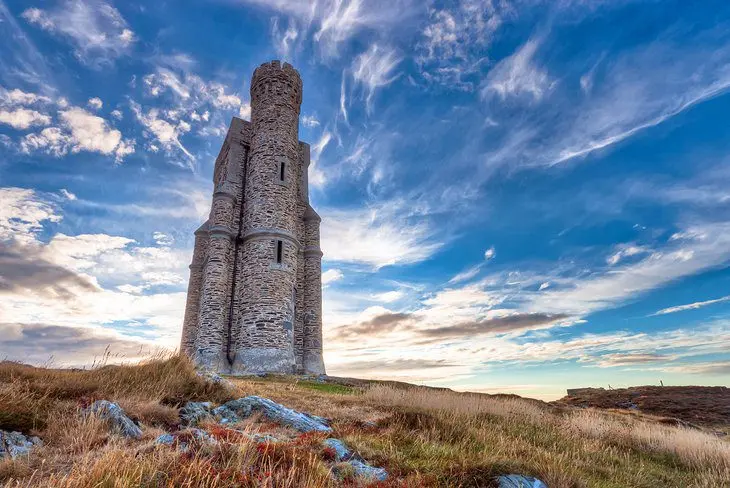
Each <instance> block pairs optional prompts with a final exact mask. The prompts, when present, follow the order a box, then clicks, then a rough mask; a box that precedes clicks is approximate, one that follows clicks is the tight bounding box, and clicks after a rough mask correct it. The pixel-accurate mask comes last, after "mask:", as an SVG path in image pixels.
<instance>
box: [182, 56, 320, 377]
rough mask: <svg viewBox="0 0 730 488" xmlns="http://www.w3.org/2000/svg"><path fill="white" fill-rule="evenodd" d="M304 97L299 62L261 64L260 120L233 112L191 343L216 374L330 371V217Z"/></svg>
mask: <svg viewBox="0 0 730 488" xmlns="http://www.w3.org/2000/svg"><path fill="white" fill-rule="evenodd" d="M301 102H302V80H301V78H300V76H299V73H298V72H297V71H296V70H295V69H294V68H292V67H291V66H290V65H289V64H287V63H284V64H283V65H281V63H279V62H278V61H272V62H271V63H265V64H263V65H261V66H260V67H259V68H257V69H256V71H255V72H254V75H253V78H252V80H251V122H247V121H244V120H241V119H238V118H235V117H234V118H233V120H232V122H231V126H230V128H229V130H228V134H227V135H226V139H225V141H224V143H223V147H222V148H221V151H220V153H219V155H218V158H217V159H216V163H215V170H214V176H213V183H214V193H213V203H212V206H211V211H210V215H209V218H208V221H207V222H206V223H205V224H203V226H201V228H200V229H198V230H197V231H196V238H195V250H194V253H193V260H192V264H191V266H190V282H189V287H188V299H187V304H186V308H185V318H184V323H183V334H182V340H181V350H182V351H183V352H185V353H186V354H188V355H189V356H190V357H191V358H193V359H194V361H195V362H196V363H197V364H198V365H199V366H200V367H202V368H204V369H206V370H208V371H216V372H225V373H230V374H253V373H260V372H276V373H295V372H308V373H314V374H322V373H324V372H325V368H324V362H323V360H322V282H321V276H322V266H321V260H322V252H321V250H320V247H319V227H320V220H321V219H320V218H319V216H318V215H317V213H316V212H315V211H314V209H313V208H312V207H311V206H310V205H309V195H308V193H309V189H308V178H307V171H308V166H309V161H310V155H309V145H308V144H305V143H303V142H300V141H299V140H298V137H299V113H300V105H301ZM279 246H280V249H281V252H280V253H279ZM279 254H280V256H279Z"/></svg>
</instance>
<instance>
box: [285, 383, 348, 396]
mask: <svg viewBox="0 0 730 488" xmlns="http://www.w3.org/2000/svg"><path fill="white" fill-rule="evenodd" d="M297 386H299V387H302V388H306V389H307V390H314V391H321V392H322V393H332V394H335V395H354V394H356V393H358V390H356V389H355V388H351V387H349V386H342V385H337V384H333V383H317V382H316V381H299V382H298V383H297Z"/></svg>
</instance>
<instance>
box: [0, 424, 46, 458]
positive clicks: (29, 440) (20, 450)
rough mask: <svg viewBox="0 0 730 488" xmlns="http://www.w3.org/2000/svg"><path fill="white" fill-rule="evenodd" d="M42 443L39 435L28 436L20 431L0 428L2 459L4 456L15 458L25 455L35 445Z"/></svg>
mask: <svg viewBox="0 0 730 488" xmlns="http://www.w3.org/2000/svg"><path fill="white" fill-rule="evenodd" d="M42 444H43V443H42V442H41V440H40V439H39V438H38V437H27V436H25V435H23V434H21V433H20V432H7V431H5V430H0V459H2V458H4V457H10V458H12V459H15V458H17V457H19V456H25V455H27V454H28V453H29V452H30V450H31V449H32V448H33V447H35V446H40V445H42Z"/></svg>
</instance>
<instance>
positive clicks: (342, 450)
mask: <svg viewBox="0 0 730 488" xmlns="http://www.w3.org/2000/svg"><path fill="white" fill-rule="evenodd" d="M323 444H324V445H325V446H326V447H329V448H331V449H332V450H333V451H334V452H335V461H338V462H339V461H347V460H348V459H350V458H352V455H353V454H352V451H351V450H350V449H348V447H347V446H346V445H345V443H344V442H342V441H341V440H339V439H333V438H329V439H326V440H325V441H324V442H323Z"/></svg>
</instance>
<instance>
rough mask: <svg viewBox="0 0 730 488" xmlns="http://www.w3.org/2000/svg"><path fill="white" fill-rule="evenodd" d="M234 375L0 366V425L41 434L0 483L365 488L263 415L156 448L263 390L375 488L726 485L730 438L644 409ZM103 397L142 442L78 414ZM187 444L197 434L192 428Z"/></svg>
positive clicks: (178, 366) (310, 437) (149, 367)
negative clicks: (339, 447)
mask: <svg viewBox="0 0 730 488" xmlns="http://www.w3.org/2000/svg"><path fill="white" fill-rule="evenodd" d="M231 380H232V381H233V383H234V384H235V386H234V387H232V388H228V387H223V386H220V385H219V386H215V385H212V384H210V383H208V382H205V381H204V380H203V379H202V378H200V377H199V376H198V375H196V373H195V370H194V368H193V367H192V365H191V364H190V363H189V361H187V360H185V359H182V358H178V357H172V358H167V359H165V358H158V359H155V360H151V361H149V362H147V363H145V364H142V365H139V366H121V367H120V366H114V367H112V366H106V367H102V368H98V369H94V370H91V371H63V370H48V369H41V368H31V367H28V366H23V365H17V364H13V363H2V364H0V412H1V413H0V428H3V429H8V428H10V429H14V430H21V431H23V432H25V433H31V434H37V435H39V436H41V438H42V439H43V440H44V442H45V445H44V446H43V447H40V448H36V449H34V450H33V451H32V454H31V455H30V456H28V457H26V458H22V459H18V460H15V461H7V460H6V461H2V462H0V486H3V487H5V488H11V487H28V488H31V487H58V488H72V487H73V488H76V487H84V488H85V487H88V488H91V487H94V488H97V487H99V488H101V487H104V488H106V487H113V488H117V487H119V488H122V487H125V488H126V487H150V488H152V487H155V488H158V487H165V488H167V487H170V488H172V487H190V488H193V487H206V488H229V487H238V486H245V487H254V486H256V487H258V486H264V487H277V488H278V487H329V486H343V485H345V486H357V485H358V483H359V484H363V483H362V480H359V481H358V480H355V479H353V478H352V477H351V475H352V473H350V472H349V471H351V470H349V471H348V467H347V466H346V465H337V464H334V465H333V464H332V462H331V453H330V452H328V451H327V450H326V449H323V447H322V444H321V441H322V440H323V439H324V438H325V437H326V436H325V435H324V434H304V435H302V434H299V433H297V432H295V431H293V430H291V429H287V428H284V427H281V426H277V425H273V424H271V423H269V422H267V421H266V419H264V418H261V417H259V416H256V415H254V416H252V417H250V418H248V419H246V420H244V421H243V422H241V423H239V424H237V425H235V426H234V427H235V429H236V430H232V429H231V428H230V427H227V426H221V425H218V424H216V423H214V422H204V423H203V424H202V425H201V427H202V428H203V429H204V430H206V431H207V432H209V433H210V434H211V435H212V436H213V437H214V438H215V439H217V441H218V443H217V444H215V445H210V444H206V443H198V442H192V443H191V448H190V450H189V451H187V452H180V451H179V450H176V449H174V448H171V447H168V446H156V445H155V444H154V439H155V438H156V436H158V435H159V434H161V433H163V432H165V431H168V432H169V431H175V430H177V429H178V428H179V425H178V412H177V408H178V406H179V405H181V404H183V403H184V402H186V401H188V400H210V401H213V402H216V403H221V402H224V401H226V400H228V399H231V398H234V397H236V398H237V397H240V396H243V395H248V394H257V395H261V396H264V397H268V398H271V399H272V400H274V401H277V402H280V403H283V404H284V405H287V406H289V407H291V408H295V409H298V410H301V411H305V412H309V413H312V414H315V415H320V416H324V417H327V418H330V419H331V425H332V427H333V429H334V433H333V436H335V437H338V438H341V439H343V440H344V441H345V442H346V443H347V444H348V445H349V446H351V447H353V448H354V449H355V450H356V451H357V452H358V453H359V454H360V455H361V456H363V457H364V458H365V459H367V460H368V461H370V462H371V463H372V464H373V465H376V466H383V467H386V468H387V470H388V471H389V473H391V477H390V479H389V480H388V481H387V482H384V483H378V484H376V485H375V486H379V487H392V486H401V487H411V486H413V487H421V486H463V487H470V486H473V487H489V486H493V478H494V476H495V475H499V474H506V473H520V474H526V475H533V476H537V477H539V478H541V479H543V480H544V481H546V482H547V483H548V486H550V488H588V487H601V488H604V487H605V488H609V487H610V488H614V487H615V488H619V487H621V488H625V487H632V488H642V487H646V488H650V487H651V488H654V487H657V486H662V487H682V488H684V487H687V488H690V487H695V488H700V487H702V488H718V487H725V486H726V487H730V443H728V442H727V441H723V440H721V439H718V438H716V437H714V436H712V435H710V434H708V433H706V432H703V431H700V430H690V429H686V428H675V427H670V426H667V425H662V424H660V423H658V422H656V421H655V420H654V419H651V418H646V419H645V418H643V417H642V416H640V415H632V416H627V415H616V414H612V413H610V412H602V411H596V410H578V409H572V408H556V407H553V406H550V405H547V404H544V403H542V402H538V401H534V400H526V399H520V398H516V397H502V396H489V395H480V394H461V393H455V392H450V391H445V390H434V389H428V388H416V387H414V388H402V387H400V388H395V387H390V386H382V385H375V386H372V387H370V388H367V387H365V386H363V385H362V384H361V383H357V384H353V385H352V386H341V385H330V384H325V385H321V384H315V383H312V382H307V381H301V380H299V379H296V378H289V377H267V378H248V379H231ZM101 398H104V399H108V400H112V401H117V402H119V403H120V405H121V406H122V407H123V408H124V409H125V410H126V411H127V413H128V414H129V415H130V416H132V417H133V418H135V419H137V420H138V421H139V422H140V423H141V424H142V425H143V432H144V436H143V438H142V439H141V440H139V441H132V440H125V439H122V438H120V437H118V436H116V435H114V434H112V433H110V431H109V429H108V426H107V425H106V424H105V423H104V422H103V421H102V420H100V419H98V418H96V417H94V416H86V415H81V409H82V408H83V407H84V406H86V405H87V404H88V403H89V402H91V401H93V400H96V399H101ZM369 422H375V423H377V425H373V424H371V423H369ZM237 431H242V432H244V433H272V434H274V435H275V436H276V437H277V438H278V439H280V442H278V443H275V444H274V443H256V442H254V441H252V440H251V439H250V438H249V437H247V436H246V435H245V434H242V433H240V432H237ZM181 436H183V438H186V439H188V440H190V439H192V436H191V435H190V434H188V433H186V431H181ZM335 472H336V473H337V475H334V473H335ZM338 476H339V477H338Z"/></svg>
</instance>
